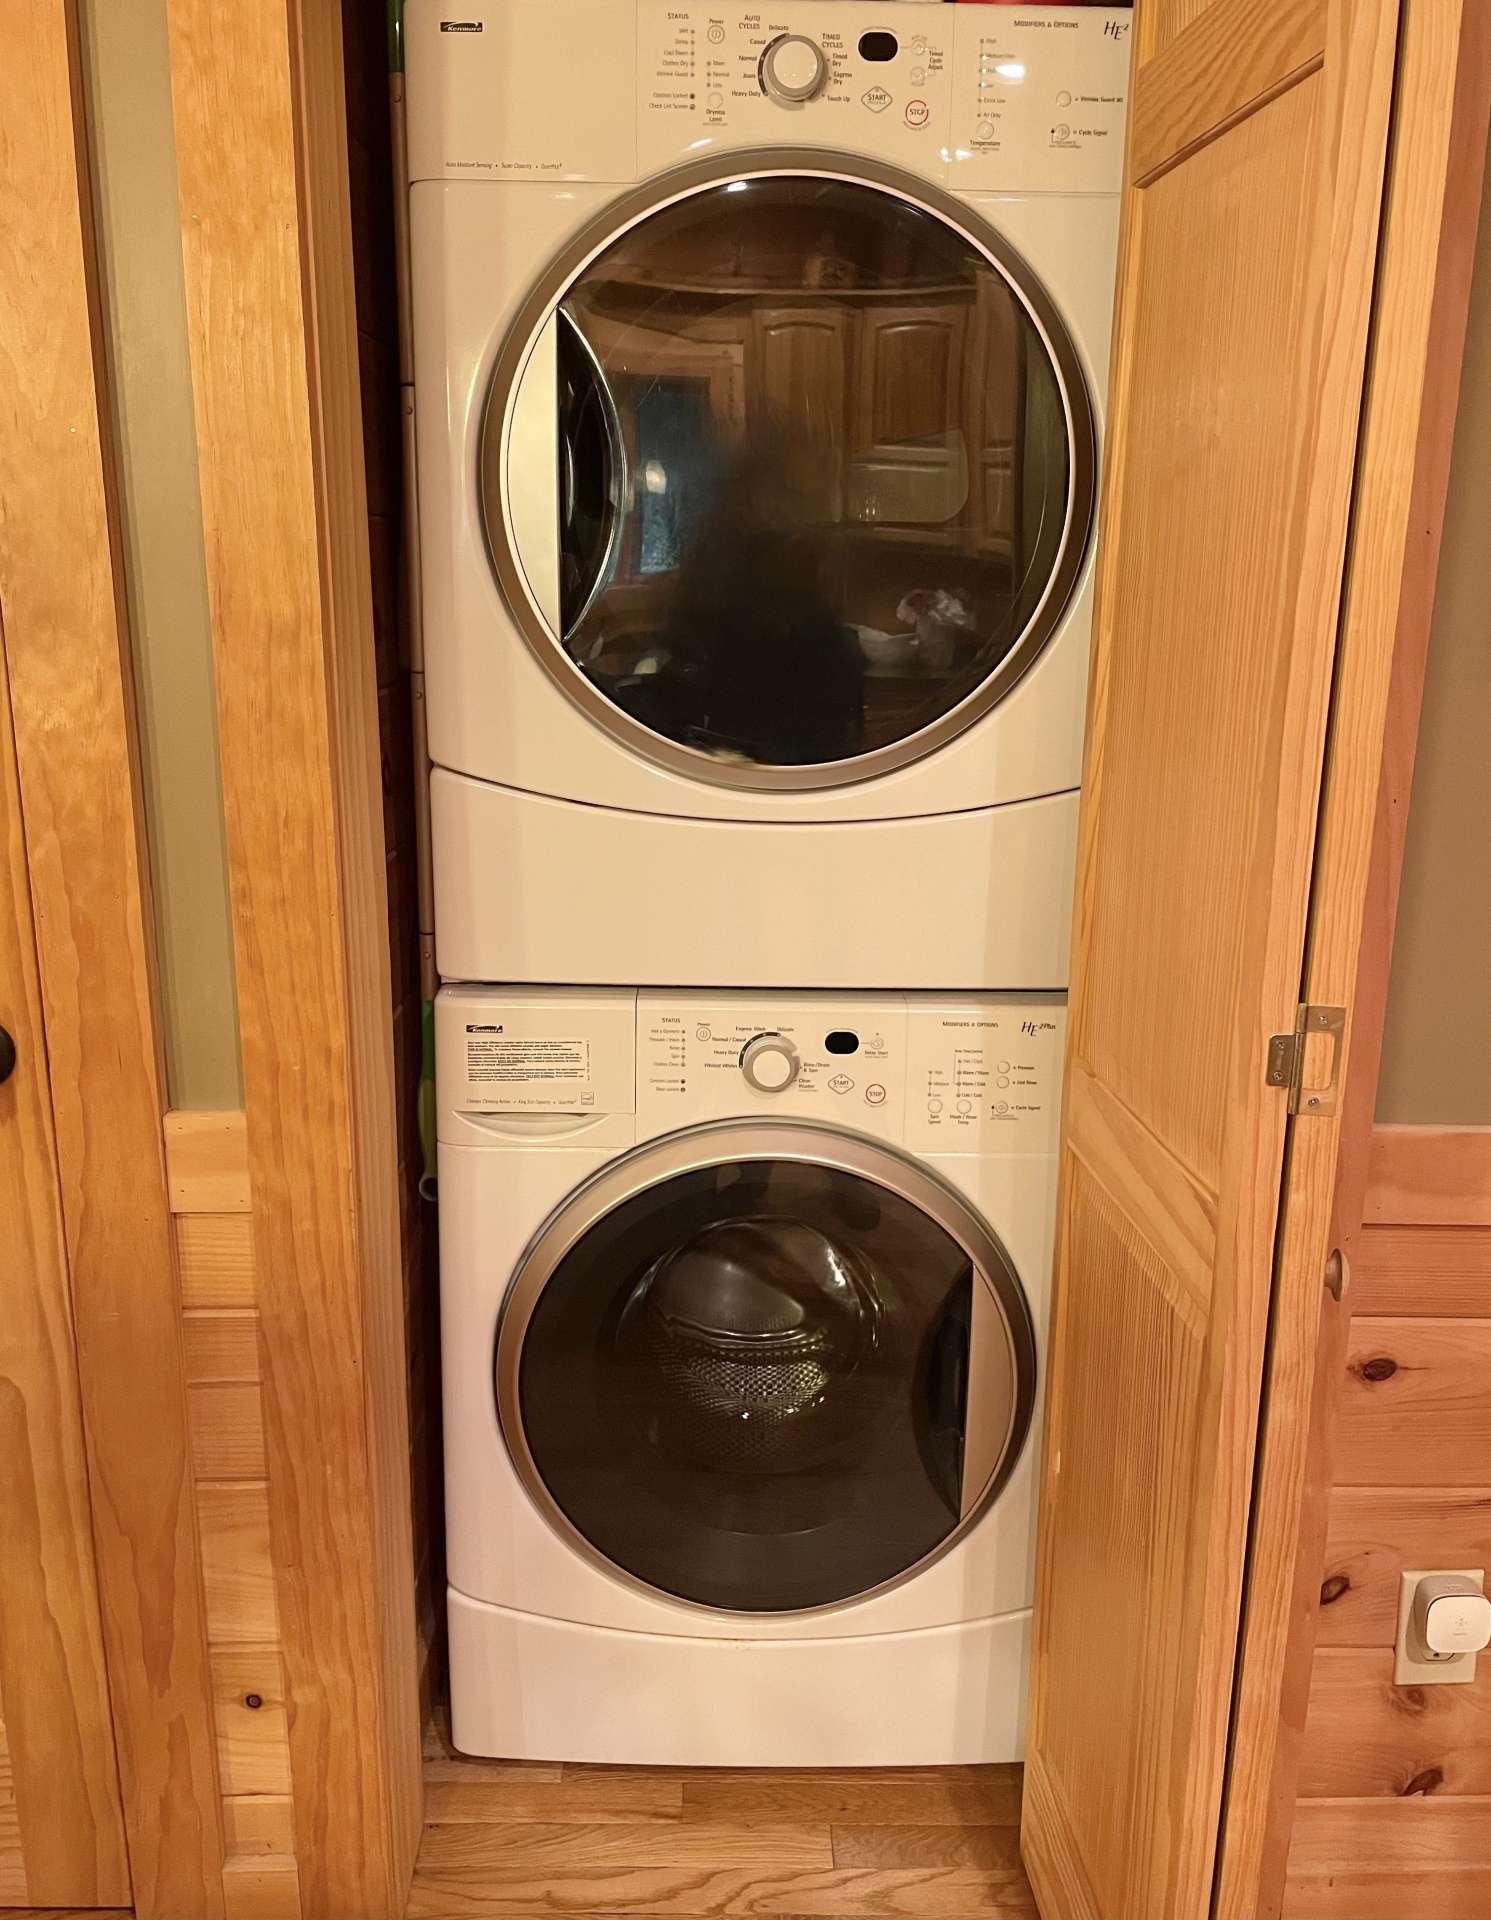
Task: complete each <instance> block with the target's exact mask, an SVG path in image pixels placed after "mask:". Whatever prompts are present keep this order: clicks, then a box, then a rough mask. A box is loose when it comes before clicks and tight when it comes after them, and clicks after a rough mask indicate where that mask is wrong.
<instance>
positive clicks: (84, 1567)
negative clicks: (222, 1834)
mask: <svg viewBox="0 0 1491 1920" xmlns="http://www.w3.org/2000/svg"><path fill="white" fill-rule="evenodd" d="M0 855H3V862H4V864H3V868H0V1026H3V1027H4V1028H5V1030H6V1032H7V1034H9V1036H10V1038H11V1040H12V1042H13V1043H14V1048H15V1065H14V1068H13V1070H12V1071H11V1073H10V1075H9V1077H8V1079H6V1080H5V1082H4V1083H3V1084H0V1906H37V1907H61V1906H76V1907H81V1906H94V1905H99V1906H116V1905H123V1904H124V1903H125V1902H126V1901H128V1899H129V1897H130V1883H129V1869H128V1867H127V1865H126V1863H125V1850H124V1826H123V1821H122V1819H121V1816H120V1808H119V1788H118V1784H117V1780H116V1776H115V1771H114V1733H113V1725H112V1722H111V1719H110V1713H109V1696H108V1686H107V1681H106V1677H105V1672H104V1652H103V1635H102V1631H101V1628H100V1623H99V1610H98V1588H97V1583H96V1580H95V1577H94V1565H93V1538H92V1531H91V1525H90V1514H89V1504H88V1478H87V1468H86V1463H85V1459H84V1452H83V1426H82V1415H81V1412H80V1409H79V1402H78V1374H77V1356H76V1353H75V1351H74V1346H73V1323H72V1302H71V1299H70V1296H69V1289H68V1275H67V1260H66V1255H65V1253H64V1250H63V1235H62V1208H61V1200H60V1191H59V1186H58V1173H57V1155H56V1146H55V1142H54V1139H53V1134H52V1102H51V1095H50V1091H49V1088H48V1085H47V1051H46V1041H45V1038H44V1035H43V1031H42V1016H41V992H40V987H39V984H38V980H37V973H36V937H35V930H34V927H33V925H32V917H31V885H30V876H29V873H28V871H27V866H26V847H25V841H24V838H23V834H22V823H21V806H20V791H19V787H18V784H17V779H16V759H15V739H14V735H13V733H12V731H11V718H10V692H9V682H8V679H7V676H6V672H5V652H4V646H3V636H0Z"/></svg>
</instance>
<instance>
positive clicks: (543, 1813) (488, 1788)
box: [425, 1771, 683, 1826]
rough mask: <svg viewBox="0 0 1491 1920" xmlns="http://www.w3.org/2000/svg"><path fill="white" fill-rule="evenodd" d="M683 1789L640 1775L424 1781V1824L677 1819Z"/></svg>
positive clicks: (661, 1778) (674, 1783)
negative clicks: (574, 1778)
mask: <svg viewBox="0 0 1491 1920" xmlns="http://www.w3.org/2000/svg"><path fill="white" fill-rule="evenodd" d="M682 1813H683V1787H682V1785H681V1784H680V1783H679V1782H678V1781H677V1780H674V1779H669V1778H668V1777H666V1776H664V1775H654V1774H651V1773H647V1772H642V1771H638V1772H636V1773H632V1774H626V1775H623V1776H622V1777H621V1778H619V1779H602V1780H587V1779H583V1778H581V1779H578V1780H537V1781H535V1780H532V1779H530V1778H528V1777H527V1776H525V1775H523V1774H518V1775H516V1776H514V1775H512V1774H503V1775H499V1776H498V1777H497V1778H496V1779H482V1778H477V1779H471V1778H463V1779H459V1780H436V1779H431V1778H430V1777H429V1775H428V1774H427V1775H426V1778H425V1824H426V1825H427V1826H444V1825H450V1824H452V1823H457V1822H459V1823H463V1824H468V1823H485V1824H487V1825H494V1824H498V1823H501V1822H504V1821H507V1822H511V1821H537V1822H550V1823H553V1822H564V1821H580V1822H581V1823H583V1824H586V1825H591V1824H598V1823H604V1824H608V1825H609V1824H612V1823H615V1822H623V1823H624V1822H627V1821H643V1820H674V1821H676V1820H678V1819H679V1818H680V1817H681V1815H682Z"/></svg>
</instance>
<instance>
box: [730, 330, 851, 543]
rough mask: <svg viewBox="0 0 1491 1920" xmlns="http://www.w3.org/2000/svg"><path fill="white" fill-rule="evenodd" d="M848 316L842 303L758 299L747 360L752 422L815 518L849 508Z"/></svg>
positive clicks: (785, 483)
mask: <svg viewBox="0 0 1491 1920" xmlns="http://www.w3.org/2000/svg"><path fill="white" fill-rule="evenodd" d="M850 325H851V322H850V316H849V314H848V313H847V312H846V311H845V309H844V308H843V307H842V306H838V305H835V306H827V305H825V306H806V307H805V306H792V307H758V308H757V309H756V310H755V312H754V313H753V314H752V316H751V338H750V358H749V362H748V375H749V391H750V396H751V430H752V433H753V435H755V436H756V438H757V441H758V444H761V445H763V446H764V445H769V446H770V447H771V451H772V455H773V457H774V458H779V459H780V461H781V479H780V484H781V487H782V490H783V492H784V493H786V494H787V495H789V496H791V497H792V498H793V499H794V500H795V501H796V502H798V503H799V507H800V511H801V512H802V514H803V515H804V517H805V518H807V519H810V520H819V521H822V520H829V521H837V520H840V519H842V517H843V513H844V464H845V435H846V429H847V424H848V423H847V419H846V413H847V406H846V398H847V392H848V385H849V339H850Z"/></svg>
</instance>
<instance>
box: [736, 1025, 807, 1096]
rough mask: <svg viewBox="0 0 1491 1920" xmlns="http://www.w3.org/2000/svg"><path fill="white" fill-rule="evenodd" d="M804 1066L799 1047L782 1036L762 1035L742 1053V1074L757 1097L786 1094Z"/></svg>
mask: <svg viewBox="0 0 1491 1920" xmlns="http://www.w3.org/2000/svg"><path fill="white" fill-rule="evenodd" d="M801 1065H802V1062H801V1061H800V1060H799V1059H798V1057H797V1049H796V1047H794V1046H793V1044H792V1042H791V1041H790V1040H788V1039H785V1038H784V1037H783V1036H782V1035H781V1034H780V1033H758V1034H757V1035H756V1037H755V1038H754V1039H753V1040H747V1041H746V1043H745V1045H744V1046H743V1047H742V1048H741V1050H740V1070H741V1072H742V1073H743V1074H744V1075H745V1077H746V1084H747V1085H748V1086H752V1087H754V1088H755V1089H756V1091H757V1093H785V1092H786V1091H787V1089H788V1087H790V1086H791V1085H792V1083H793V1081H794V1080H795V1079H796V1078H797V1073H798V1068H799V1067H800V1066H801Z"/></svg>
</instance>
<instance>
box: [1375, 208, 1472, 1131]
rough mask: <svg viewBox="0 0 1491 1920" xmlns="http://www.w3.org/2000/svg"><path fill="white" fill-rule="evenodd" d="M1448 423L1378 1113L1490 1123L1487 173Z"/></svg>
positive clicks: (1400, 1118)
mask: <svg viewBox="0 0 1491 1920" xmlns="http://www.w3.org/2000/svg"><path fill="white" fill-rule="evenodd" d="M1487 208H1488V212H1487V213H1486V214H1485V215H1483V217H1482V221H1481V233H1480V243H1479V252H1478V257H1477V261H1476V278H1475V289H1474V293H1473V296H1472V302H1471V311H1470V333H1469V337H1468V339H1467V342H1466V351H1465V372H1464V378H1463V383H1462V386H1461V394H1460V415H1459V420H1458V423H1457V425H1456V429H1455V455H1454V465H1453V468H1452V470H1451V475H1450V496H1449V510H1448V514H1447V517H1446V520H1445V528H1444V550H1443V555H1442V558H1441V560H1440V567H1439V588H1438V597H1437V602H1436V606H1435V612H1434V628H1433V633H1432V636H1431V639H1430V645H1429V672H1428V680H1427V682H1426V684H1425V688H1424V718H1423V726H1422V728H1421V730H1420V734H1419V750H1418V764H1417V767H1416V770H1415V774H1414V788H1413V810H1412V812H1411V814H1410V816H1409V825H1408V845H1407V849H1406V854H1405V859H1404V871H1403V895H1402V902H1401V905H1400V907H1399V913H1398V934H1397V942H1396V945H1395V947H1394V951H1393V975H1392V987H1391V992H1390V994H1389V999H1388V1017H1387V1032H1386V1035H1385V1037H1384V1045H1383V1058H1382V1079H1381V1082H1380V1084H1379V1088H1378V1098H1377V1117H1378V1119H1379V1120H1383V1121H1394V1122H1400V1123H1403V1124H1414V1123H1417V1124H1424V1125H1439V1126H1491V183H1488V196H1487Z"/></svg>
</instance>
